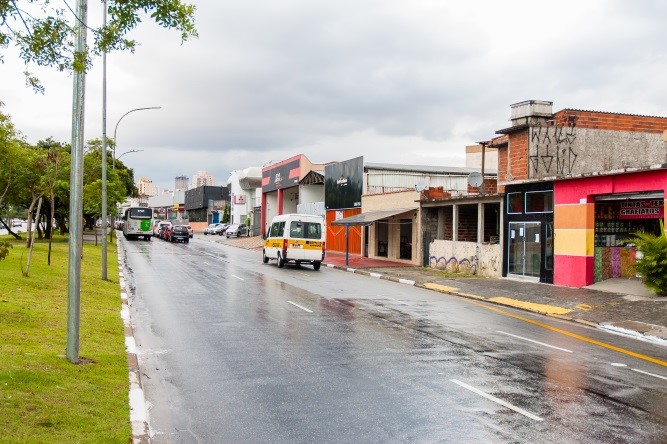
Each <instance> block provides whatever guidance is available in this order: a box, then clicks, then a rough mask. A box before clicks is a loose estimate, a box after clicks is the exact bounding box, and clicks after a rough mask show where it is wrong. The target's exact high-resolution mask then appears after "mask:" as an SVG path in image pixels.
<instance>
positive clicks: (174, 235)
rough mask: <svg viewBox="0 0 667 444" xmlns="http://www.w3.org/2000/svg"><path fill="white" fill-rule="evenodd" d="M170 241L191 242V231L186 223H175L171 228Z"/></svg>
mask: <svg viewBox="0 0 667 444" xmlns="http://www.w3.org/2000/svg"><path fill="white" fill-rule="evenodd" d="M169 242H184V243H186V244H187V243H188V242H190V233H189V232H188V227H187V226H186V225H174V226H173V227H171V229H170V230H169Z"/></svg>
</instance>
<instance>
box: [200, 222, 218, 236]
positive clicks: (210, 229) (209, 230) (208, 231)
mask: <svg viewBox="0 0 667 444" xmlns="http://www.w3.org/2000/svg"><path fill="white" fill-rule="evenodd" d="M220 225H222V224H221V223H215V224H210V225H209V226H208V227H206V228H204V234H215V232H214V231H213V230H215V229H216V227H218V226H220Z"/></svg>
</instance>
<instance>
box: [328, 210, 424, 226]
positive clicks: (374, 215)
mask: <svg viewBox="0 0 667 444" xmlns="http://www.w3.org/2000/svg"><path fill="white" fill-rule="evenodd" d="M416 210H418V208H396V209H394V210H384V211H369V212H367V213H361V214H357V215H355V216H350V217H346V218H343V219H338V220H335V221H333V222H331V225H370V224H372V223H373V222H375V221H378V220H380V219H386V218H388V217H391V216H396V215H397V214H401V213H407V212H408V211H416Z"/></svg>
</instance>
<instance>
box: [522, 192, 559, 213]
mask: <svg viewBox="0 0 667 444" xmlns="http://www.w3.org/2000/svg"><path fill="white" fill-rule="evenodd" d="M553 211H554V192H553V191H528V192H526V213H553Z"/></svg>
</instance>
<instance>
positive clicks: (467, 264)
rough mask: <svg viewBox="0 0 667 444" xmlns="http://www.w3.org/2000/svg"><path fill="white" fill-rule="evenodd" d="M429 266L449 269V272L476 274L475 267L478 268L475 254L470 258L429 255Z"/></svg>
mask: <svg viewBox="0 0 667 444" xmlns="http://www.w3.org/2000/svg"><path fill="white" fill-rule="evenodd" d="M429 266H430V267H431V268H437V269H438V270H445V271H449V272H450V273H463V274H473V275H474V274H477V269H478V268H479V259H478V258H477V256H471V257H470V258H467V257H464V258H460V259H458V258H456V257H454V256H452V257H450V258H449V259H446V258H445V257H435V256H431V257H430V258H429Z"/></svg>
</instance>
